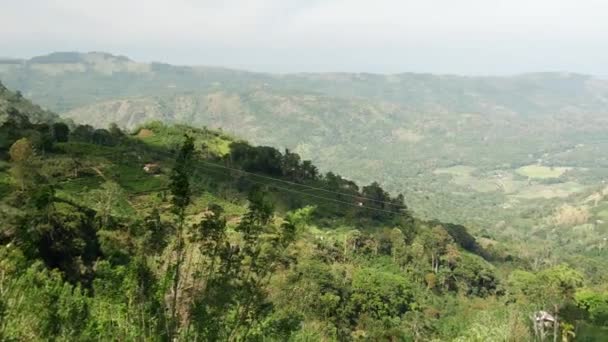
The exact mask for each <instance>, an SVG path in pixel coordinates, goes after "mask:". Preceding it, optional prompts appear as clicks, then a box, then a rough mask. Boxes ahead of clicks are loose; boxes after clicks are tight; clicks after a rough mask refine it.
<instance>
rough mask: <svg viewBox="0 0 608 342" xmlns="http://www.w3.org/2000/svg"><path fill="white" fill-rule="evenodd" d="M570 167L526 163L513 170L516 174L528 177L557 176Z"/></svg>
mask: <svg viewBox="0 0 608 342" xmlns="http://www.w3.org/2000/svg"><path fill="white" fill-rule="evenodd" d="M570 169H572V168H571V167H549V166H541V165H526V166H522V167H520V168H519V169H517V170H515V172H517V173H518V174H520V175H522V176H526V177H530V178H539V179H547V178H558V177H559V176H561V175H563V174H564V172H566V171H568V170H570Z"/></svg>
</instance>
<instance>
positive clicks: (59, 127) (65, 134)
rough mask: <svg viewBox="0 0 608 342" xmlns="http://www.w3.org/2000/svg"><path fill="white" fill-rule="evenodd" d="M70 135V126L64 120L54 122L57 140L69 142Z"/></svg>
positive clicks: (54, 132)
mask: <svg viewBox="0 0 608 342" xmlns="http://www.w3.org/2000/svg"><path fill="white" fill-rule="evenodd" d="M69 135H70V128H69V127H68V125H66V124H64V123H63V122H56V123H54V124H53V137H54V138H55V141H57V142H67V141H68V138H69Z"/></svg>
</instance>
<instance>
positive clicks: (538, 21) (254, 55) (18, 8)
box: [0, 0, 608, 73]
mask: <svg viewBox="0 0 608 342" xmlns="http://www.w3.org/2000/svg"><path fill="white" fill-rule="evenodd" d="M2 2H6V3H2ZM0 5H1V6H2V11H1V12H0V22H2V26H3V29H2V30H0V42H1V43H0V48H1V51H0V54H1V55H28V54H30V55H31V54H40V53H46V52H49V51H51V50H53V51H54V50H104V51H109V52H115V53H123V54H126V55H130V56H134V57H136V58H142V59H145V60H166V61H168V62H174V63H188V64H223V65H227V66H242V67H248V68H254V69H256V68H257V69H264V70H279V71H296V70H346V69H348V70H360V71H381V72H393V71H407V70H413V71H438V72H456V73H505V72H507V73H508V72H518V71H531V70H534V69H535V68H541V69H543V70H547V69H569V68H577V70H573V71H583V72H596V73H597V72H603V70H601V69H602V68H603V65H605V64H606V63H605V62H606V60H605V59H606V53H607V52H608V51H607V50H608V48H604V47H603V45H605V44H604V43H605V42H606V41H607V38H608V21H606V20H605V19H604V16H605V13H608V2H607V1H603V0H534V1H530V0H508V1H507V0H459V1H454V0H419V1H408V0H401V1H396V0H374V1H369V0H326V1H321V0H307V1H301V0H243V1H237V0H223V1H217V0H214V1H208V0H171V1H168V0H167V1H165V0H146V1H141V0H130V1H124V0H103V1H102V0H86V1H82V0H47V1H43V0H39V1H36V0H22V1H12V0H11V1H9V0H0ZM456 59H458V60H456ZM543 66H544V67H543ZM578 69H580V70H578Z"/></svg>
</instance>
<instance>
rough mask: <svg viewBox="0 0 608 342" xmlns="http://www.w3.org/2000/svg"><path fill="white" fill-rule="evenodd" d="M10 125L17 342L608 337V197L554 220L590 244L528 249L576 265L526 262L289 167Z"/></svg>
mask: <svg viewBox="0 0 608 342" xmlns="http://www.w3.org/2000/svg"><path fill="white" fill-rule="evenodd" d="M8 96H13V94H8ZM20 101H21V100H20ZM22 101H25V100H22ZM4 114H6V116H7V118H8V119H7V120H6V121H5V122H4V123H3V125H2V126H0V134H2V135H3V136H4V137H7V139H6V141H5V144H4V145H3V147H2V148H1V149H0V156H2V158H3V160H2V162H1V163H0V192H2V193H3V196H2V199H1V200H0V214H1V215H0V218H1V220H2V221H1V222H0V223H1V224H0V227H1V228H0V274H1V275H2V276H1V277H0V289H1V291H0V339H2V340H85V341H87V340H114V339H119V340H161V341H165V340H173V339H177V340H184V341H191V340H201V341H207V340H230V341H236V340H239V341H240V340H256V341H259V340H272V341H275V340H276V341H287V340H292V341H307V340H339V341H350V340H371V341H378V340H385V341H395V340H407V341H410V340H411V341H427V340H433V339H435V340H454V341H498V340H514V341H526V340H532V339H533V338H534V336H535V335H534V334H535V332H534V329H533V325H532V321H531V320H530V315H532V314H534V313H535V312H537V311H538V310H546V311H548V312H551V313H552V314H554V315H557V317H558V320H559V325H556V326H555V330H554V329H553V328H552V329H549V330H547V331H546V334H547V336H552V334H556V338H557V337H559V338H560V339H562V340H572V339H573V338H576V339H577V340H582V341H593V340H602V339H603V338H605V336H606V333H607V332H606V330H605V324H606V319H607V315H608V314H607V312H608V311H607V309H606V308H607V306H608V302H607V298H608V288H606V283H607V282H606V280H607V279H606V277H607V275H608V272H607V270H606V267H607V266H606V264H607V263H606V262H605V261H606V251H605V248H606V247H607V246H605V240H602V238H601V236H602V234H606V233H607V232H608V226H607V225H605V224H596V225H594V226H593V227H592V228H591V229H587V228H585V225H588V224H589V222H592V220H593V219H594V218H595V217H596V215H601V214H602V213H603V212H604V210H605V207H606V203H608V202H605V201H604V198H603V197H602V196H603V195H602V194H603V192H602V190H600V191H599V192H595V193H591V194H586V195H585V196H586V197H581V198H580V199H578V200H577V201H579V205H578V206H563V207H560V208H559V210H557V211H555V212H551V220H552V221H551V222H552V223H551V224H552V225H553V226H555V227H558V228H559V229H567V228H565V227H570V226H572V225H575V226H576V227H582V228H581V229H573V230H571V231H570V232H568V233H564V234H563V235H562V234H560V235H559V236H556V237H554V238H552V237H551V236H549V235H548V232H547V231H546V230H543V229H541V228H539V229H538V230H533V231H531V232H530V234H531V237H534V238H543V239H546V240H552V239H553V240H556V241H553V242H552V243H556V244H563V245H562V247H564V246H568V247H567V248H564V251H563V253H562V254H560V255H554V254H552V253H551V250H550V249H548V248H540V249H539V250H537V251H536V252H534V253H528V254H524V253H520V251H519V250H518V249H516V248H515V247H517V246H518V245H517V240H514V241H512V244H510V243H508V242H509V241H508V240H507V243H501V244H497V242H496V240H493V239H491V238H490V237H489V236H485V237H478V238H476V237H474V236H473V235H471V234H470V233H469V232H468V229H467V228H466V227H465V226H462V225H458V224H448V223H442V222H440V221H430V220H423V219H419V218H415V217H413V216H412V214H411V212H410V210H409V209H408V208H407V207H406V205H405V203H404V197H403V196H401V195H397V196H392V195H390V194H389V193H388V192H387V191H386V190H384V189H383V188H382V187H381V186H380V185H379V184H378V183H376V182H372V183H371V184H369V185H367V186H359V185H357V184H356V183H355V182H353V181H350V180H348V179H345V178H343V177H341V176H339V175H337V174H334V173H332V172H327V173H322V172H320V171H319V170H318V169H317V168H316V167H315V166H314V165H313V164H312V163H311V162H310V161H307V160H302V159H301V157H300V156H299V155H298V154H297V153H294V152H292V151H289V150H285V151H284V152H280V151H278V150H277V149H275V148H272V147H267V146H252V145H250V144H248V143H246V142H244V141H239V140H236V139H234V138H232V137H230V136H228V135H226V134H223V133H221V132H217V131H212V130H208V129H196V128H192V127H188V126H169V125H163V124H161V123H158V122H154V123H150V124H146V125H142V126H140V127H138V128H137V129H135V130H134V132H133V134H126V133H123V132H122V131H121V130H120V129H118V128H117V127H115V126H111V127H109V128H108V129H94V128H92V127H90V126H83V125H80V126H75V125H70V126H69V127H68V128H67V132H66V130H65V127H63V126H61V127H59V126H56V123H53V122H48V123H46V124H38V123H34V122H32V121H31V120H30V119H29V113H28V112H27V111H22V110H19V109H16V107H11V108H9V109H7V113H4ZM51 127H52V129H51ZM152 163H154V164H156V165H157V166H158V169H149V170H151V171H148V172H146V171H145V170H144V169H143V167H144V165H147V164H152ZM154 170H155V171H154ZM440 172H441V171H440ZM446 172H448V173H450V174H451V175H452V176H454V177H462V176H471V175H472V174H474V173H476V172H478V170H475V169H473V168H466V167H465V168H463V167H456V168H450V169H447V171H446ZM606 192H607V193H608V191H606ZM598 194H599V195H598ZM598 196H599V197H598ZM596 200H597V201H596ZM596 202H597V203H596ZM585 203H587V204H585ZM531 215H533V214H531ZM585 239H586V240H585ZM574 241H581V243H575V242H574ZM591 241H594V242H593V243H591ZM602 241H603V245H601V243H602ZM594 243H597V245H594V246H597V248H591V249H581V248H582V246H591V245H593V244H594ZM511 248H513V249H511Z"/></svg>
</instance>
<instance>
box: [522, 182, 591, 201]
mask: <svg viewBox="0 0 608 342" xmlns="http://www.w3.org/2000/svg"><path fill="white" fill-rule="evenodd" d="M584 189H585V187H584V186H583V185H581V184H579V183H577V182H565V183H559V184H551V185H544V184H534V185H530V186H529V187H527V188H526V189H523V190H521V191H519V192H518V193H516V194H514V197H517V198H528V199H538V198H565V197H568V196H570V195H573V194H575V193H577V192H580V191H583V190H584Z"/></svg>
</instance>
